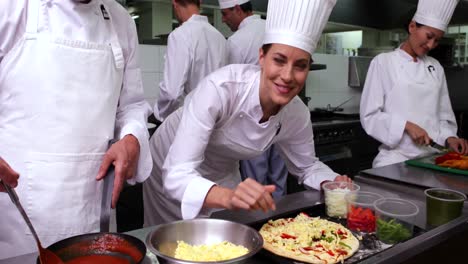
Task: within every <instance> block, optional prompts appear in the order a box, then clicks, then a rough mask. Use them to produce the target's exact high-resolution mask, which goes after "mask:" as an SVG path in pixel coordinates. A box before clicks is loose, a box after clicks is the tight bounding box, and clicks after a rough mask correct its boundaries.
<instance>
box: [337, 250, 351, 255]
mask: <svg viewBox="0 0 468 264" xmlns="http://www.w3.org/2000/svg"><path fill="white" fill-rule="evenodd" d="M335 250H336V252H338V254H340V255H347V254H348V252H347V251H345V250H342V249H339V248H337V249H335Z"/></svg>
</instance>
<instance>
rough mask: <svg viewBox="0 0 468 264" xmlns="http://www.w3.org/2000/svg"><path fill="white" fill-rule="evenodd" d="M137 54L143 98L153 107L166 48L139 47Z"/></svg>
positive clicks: (161, 76)
mask: <svg viewBox="0 0 468 264" xmlns="http://www.w3.org/2000/svg"><path fill="white" fill-rule="evenodd" d="M138 52H139V63H140V68H141V75H142V79H143V88H144V91H145V98H146V100H147V101H148V102H149V103H150V105H151V106H153V105H154V103H155V102H156V99H157V98H158V95H159V82H160V81H161V80H162V78H163V71H164V54H165V53H166V46H157V45H139V49H138Z"/></svg>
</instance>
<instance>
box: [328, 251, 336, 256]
mask: <svg viewBox="0 0 468 264" xmlns="http://www.w3.org/2000/svg"><path fill="white" fill-rule="evenodd" d="M327 253H328V255H330V256H332V257H334V256H335V254H333V252H332V251H331V250H327Z"/></svg>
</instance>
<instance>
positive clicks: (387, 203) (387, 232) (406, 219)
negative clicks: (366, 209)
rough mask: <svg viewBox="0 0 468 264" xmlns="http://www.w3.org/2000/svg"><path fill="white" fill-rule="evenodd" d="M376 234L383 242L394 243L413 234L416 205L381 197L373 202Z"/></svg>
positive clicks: (416, 212)
mask: <svg viewBox="0 0 468 264" xmlns="http://www.w3.org/2000/svg"><path fill="white" fill-rule="evenodd" d="M374 207H375V213H376V235H377V237H378V238H379V239H380V240H381V241H382V242H384V243H387V244H395V243H398V242H401V241H405V240H407V239H410V238H411V237H412V236H413V228H414V219H415V217H416V215H417V214H418V213H419V208H418V206H417V205H415V204H414V203H412V202H410V201H406V200H402V199H397V198H382V199H379V200H377V201H375V202H374Z"/></svg>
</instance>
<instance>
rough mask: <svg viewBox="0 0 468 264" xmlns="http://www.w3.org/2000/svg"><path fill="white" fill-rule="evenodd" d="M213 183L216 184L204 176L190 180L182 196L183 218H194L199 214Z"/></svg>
mask: <svg viewBox="0 0 468 264" xmlns="http://www.w3.org/2000/svg"><path fill="white" fill-rule="evenodd" d="M213 185H215V183H214V182H212V181H209V180H207V179H205V178H203V177H196V178H194V179H192V180H191V181H190V183H189V184H188V185H187V188H185V192H184V196H183V197H182V202H181V212H182V219H193V218H196V217H197V216H199V214H200V211H202V207H203V203H204V202H205V197H206V195H207V193H208V191H209V190H210V189H211V187H213ZM203 213H204V214H207V213H208V212H206V211H205V210H203Z"/></svg>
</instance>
